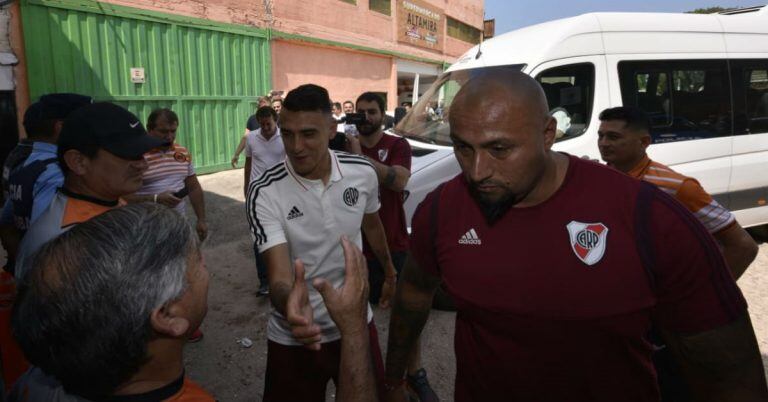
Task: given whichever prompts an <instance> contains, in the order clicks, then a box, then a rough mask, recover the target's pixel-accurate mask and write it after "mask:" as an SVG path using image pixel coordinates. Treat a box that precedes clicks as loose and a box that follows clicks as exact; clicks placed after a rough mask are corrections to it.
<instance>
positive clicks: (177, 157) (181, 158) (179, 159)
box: [173, 151, 192, 163]
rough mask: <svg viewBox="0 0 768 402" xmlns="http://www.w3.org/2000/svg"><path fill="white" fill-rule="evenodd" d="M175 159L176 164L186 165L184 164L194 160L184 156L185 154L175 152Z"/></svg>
mask: <svg viewBox="0 0 768 402" xmlns="http://www.w3.org/2000/svg"><path fill="white" fill-rule="evenodd" d="M173 159H175V160H176V162H179V163H184V162H190V161H191V160H192V158H191V157H190V156H189V155H186V154H184V153H183V152H178V151H176V152H174V154H173Z"/></svg>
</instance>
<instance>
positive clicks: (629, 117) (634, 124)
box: [600, 106, 651, 133]
mask: <svg viewBox="0 0 768 402" xmlns="http://www.w3.org/2000/svg"><path fill="white" fill-rule="evenodd" d="M611 120H620V121H623V122H624V123H625V127H627V128H631V129H632V130H637V131H645V132H647V133H650V132H651V122H650V120H649V119H648V115H647V114H646V113H645V112H644V111H642V110H641V109H639V108H636V107H632V106H618V107H612V108H608V109H605V110H603V111H602V112H600V121H611Z"/></svg>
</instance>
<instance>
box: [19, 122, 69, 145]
mask: <svg viewBox="0 0 768 402" xmlns="http://www.w3.org/2000/svg"><path fill="white" fill-rule="evenodd" d="M59 121H61V120H58V119H45V120H34V121H25V122H24V131H26V132H27V138H29V139H30V140H33V141H34V140H38V139H44V138H53V136H54V134H56V123H58V122H59Z"/></svg>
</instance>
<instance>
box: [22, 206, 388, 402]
mask: <svg viewBox="0 0 768 402" xmlns="http://www.w3.org/2000/svg"><path fill="white" fill-rule="evenodd" d="M342 246H343V247H344V251H345V255H346V257H347V261H346V262H347V270H348V277H347V278H348V279H349V280H348V281H347V283H346V284H345V285H344V286H343V287H342V288H340V289H333V288H332V287H330V286H328V284H327V283H316V284H315V285H316V286H319V287H320V288H321V289H322V290H323V296H324V297H325V298H326V303H327V304H328V306H329V309H332V314H333V315H334V319H335V320H336V321H337V323H338V325H339V327H340V328H341V329H342V332H343V333H344V335H345V336H346V338H345V340H346V345H345V346H343V348H344V350H345V351H346V366H345V370H346V373H347V375H345V376H342V378H343V380H342V383H341V384H340V389H339V395H340V397H343V399H342V400H352V399H353V398H354V399H355V400H369V401H372V400H374V398H375V395H376V393H375V392H374V388H373V387H374V379H373V373H372V363H371V361H370V355H368V354H366V353H364V352H363V353H361V352H359V351H360V350H363V351H365V350H369V348H368V345H367V342H368V336H367V331H366V315H365V313H366V307H367V303H366V301H367V293H368V289H367V286H366V285H367V272H366V268H365V262H364V258H363V256H362V253H361V252H360V250H358V249H356V248H355V247H353V246H351V244H350V243H349V242H348V241H346V239H343V240H342ZM32 261H33V265H32V269H31V270H30V271H29V273H28V275H27V276H26V277H25V279H24V281H23V282H22V284H21V286H20V289H19V297H18V301H17V303H16V305H15V306H14V310H13V314H12V321H11V324H12V327H13V332H14V335H15V337H16V338H17V340H18V342H19V344H20V346H21V348H22V350H23V351H24V353H25V355H26V356H27V358H28V359H29V361H30V362H31V363H32V364H33V365H34V366H35V367H33V368H32V369H30V371H28V372H27V373H26V374H25V375H24V376H23V377H22V378H21V379H20V380H19V381H18V382H17V384H16V386H15V388H14V390H13V391H12V392H11V395H10V400H11V401H12V402H16V401H25V402H26V401H30V402H31V401H51V402H58V401H66V402H70V401H78V402H79V401H88V400H99V401H101V400H110V401H129V400H130V401H136V400H151V401H169V400H173V401H178V402H184V401H195V402H204V401H214V398H213V397H212V396H211V395H210V394H208V393H207V392H206V391H205V390H204V389H203V388H201V387H200V386H198V385H196V384H195V383H193V382H192V381H190V380H189V379H187V378H186V377H185V376H184V366H183V348H184V345H185V343H186V339H187V337H188V336H189V334H190V333H191V332H192V331H193V330H194V329H195V328H197V327H198V326H199V325H200V323H201V322H202V320H203V318H204V317H205V314H206V311H207V294H208V272H207V271H206V268H205V264H204V261H203V257H202V253H201V250H200V244H199V241H198V237H197V236H196V235H195V233H194V230H193V229H192V228H191V227H190V226H189V225H188V224H187V222H186V220H185V219H184V218H183V217H182V216H181V215H180V214H179V213H178V212H176V211H173V210H171V209H168V208H165V207H163V206H161V205H157V204H135V205H130V206H127V207H122V208H117V209H114V210H111V211H108V212H106V213H104V214H102V215H100V216H98V217H95V218H93V219H91V220H89V221H87V222H85V223H82V224H80V225H77V226H76V227H74V228H72V230H70V231H68V232H66V233H64V234H62V235H61V236H59V237H57V238H56V239H54V240H52V241H51V242H49V243H47V244H46V245H44V246H43V247H42V248H41V250H40V251H39V252H38V254H36V255H35V256H34V257H33V260H32ZM296 268H297V269H296V275H297V281H296V282H297V285H296V286H294V288H293V290H292V292H291V303H290V309H291V312H292V313H291V314H292V317H294V319H301V311H302V310H303V309H306V308H308V299H307V289H306V283H305V282H304V281H303V280H301V279H303V269H302V268H303V266H302V265H301V262H300V261H297V264H296ZM365 395H370V397H369V398H366V397H365Z"/></svg>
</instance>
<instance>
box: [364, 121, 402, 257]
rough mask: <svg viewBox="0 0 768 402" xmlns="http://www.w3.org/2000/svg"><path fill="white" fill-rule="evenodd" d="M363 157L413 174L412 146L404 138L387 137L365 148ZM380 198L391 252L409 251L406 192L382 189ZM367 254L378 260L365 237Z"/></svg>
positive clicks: (382, 216) (381, 187) (381, 213)
mask: <svg viewBox="0 0 768 402" xmlns="http://www.w3.org/2000/svg"><path fill="white" fill-rule="evenodd" d="M361 148H362V150H363V154H364V155H365V156H367V157H369V158H371V159H373V160H375V161H377V162H380V163H383V164H385V165H387V166H402V167H404V168H406V169H408V170H411V145H410V144H408V141H407V140H406V139H405V138H403V137H397V136H394V135H389V134H384V135H383V136H382V137H381V139H380V140H379V142H378V143H376V145H375V146H374V147H373V148H366V147H365V146H362V147H361ZM379 198H380V200H381V208H380V209H379V218H381V223H382V224H383V225H384V232H386V234H387V244H388V245H389V251H390V252H398V251H406V250H408V229H407V226H406V223H405V210H404V209H403V202H404V201H405V200H404V198H403V192H402V191H399V192H398V191H392V190H390V189H388V188H386V187H384V186H379ZM363 252H364V253H365V258H367V259H375V258H376V256H375V255H374V254H373V252H372V251H371V247H370V246H369V245H368V240H367V239H365V237H363Z"/></svg>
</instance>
